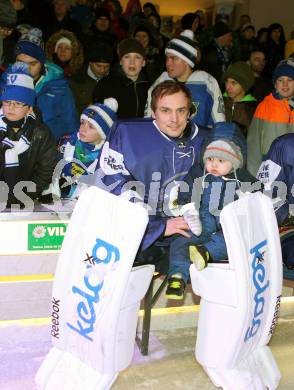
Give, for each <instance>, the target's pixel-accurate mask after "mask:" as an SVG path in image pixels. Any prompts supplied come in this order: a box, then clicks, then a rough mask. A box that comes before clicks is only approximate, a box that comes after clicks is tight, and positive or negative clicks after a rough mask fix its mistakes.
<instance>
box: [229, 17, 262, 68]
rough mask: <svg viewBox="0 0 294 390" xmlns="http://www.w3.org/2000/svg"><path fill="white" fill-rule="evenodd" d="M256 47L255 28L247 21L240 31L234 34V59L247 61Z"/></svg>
mask: <svg viewBox="0 0 294 390" xmlns="http://www.w3.org/2000/svg"><path fill="white" fill-rule="evenodd" d="M254 47H256V43H255V28H254V26H253V25H252V24H251V23H245V24H244V25H243V26H242V27H240V29H239V32H238V33H234V34H233V53H234V54H233V56H234V61H246V60H247V59H248V57H249V54H250V53H251V51H252V50H253V49H254Z"/></svg>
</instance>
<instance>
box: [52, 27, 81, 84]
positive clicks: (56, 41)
mask: <svg viewBox="0 0 294 390" xmlns="http://www.w3.org/2000/svg"><path fill="white" fill-rule="evenodd" d="M45 53H46V57H47V59H48V60H49V61H51V62H54V63H55V64H56V65H59V66H60V67H61V68H62V69H63V71H64V76H65V77H69V76H72V75H73V74H75V73H77V72H78V71H79V70H80V69H81V67H82V65H83V63H84V53H83V48H82V45H81V43H80V41H79V40H78V38H77V37H76V36H75V34H74V33H72V32H71V31H67V30H60V31H57V32H56V33H54V34H52V35H51V37H50V38H49V39H48V41H47V43H46V47H45Z"/></svg>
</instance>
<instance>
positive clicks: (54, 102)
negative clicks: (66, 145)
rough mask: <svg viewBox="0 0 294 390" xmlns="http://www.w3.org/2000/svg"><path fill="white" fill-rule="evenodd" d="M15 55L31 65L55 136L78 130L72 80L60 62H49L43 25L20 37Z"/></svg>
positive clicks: (44, 113) (42, 108)
mask: <svg viewBox="0 0 294 390" xmlns="http://www.w3.org/2000/svg"><path fill="white" fill-rule="evenodd" d="M15 57H16V60H17V61H21V62H25V63H26V64H28V65H29V70H30V73H31V75H32V76H33V78H34V85H35V91H36V95H37V100H36V105H37V107H38V108H39V109H40V111H41V113H42V118H43V121H44V123H46V125H47V126H48V127H50V129H51V131H52V134H53V135H54V138H55V139H56V140H59V139H60V137H61V136H62V135H63V134H66V133H72V132H73V131H76V130H77V129H78V119H77V114H76V108H75V103H74V99H73V96H72V93H71V90H70V87H69V85H68V81H67V80H66V79H65V78H64V76H63V70H62V69H61V68H60V67H59V66H57V65H55V64H52V63H51V62H48V61H46V62H45V60H46V57H45V52H44V49H43V41H42V32H41V31H40V30H39V29H37V28H34V29H31V30H29V31H28V33H27V34H25V35H23V36H22V37H21V38H20V39H19V41H18V42H17V44H16V46H15Z"/></svg>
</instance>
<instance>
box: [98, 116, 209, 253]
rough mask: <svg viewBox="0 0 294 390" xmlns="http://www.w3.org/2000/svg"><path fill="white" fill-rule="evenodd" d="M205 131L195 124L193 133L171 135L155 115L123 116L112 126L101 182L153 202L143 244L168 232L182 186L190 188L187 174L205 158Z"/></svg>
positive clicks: (102, 160)
mask: <svg viewBox="0 0 294 390" xmlns="http://www.w3.org/2000/svg"><path fill="white" fill-rule="evenodd" d="M205 134H206V133H205V130H203V129H201V130H200V129H199V128H198V127H197V126H196V125H194V124H192V125H191V134H190V136H189V137H187V138H181V139H173V138H169V137H168V136H167V135H165V134H163V133H162V132H161V131H160V130H159V129H158V127H157V126H156V123H155V121H153V120H152V119H136V120H130V121H120V122H118V123H117V124H116V125H114V127H113V128H112V130H111V134H110V136H109V137H108V139H107V141H106V142H105V145H104V147H103V150H102V153H101V156H100V162H99V168H100V170H99V172H100V174H99V181H100V185H99V183H97V182H96V183H95V184H96V185H98V186H101V187H102V188H104V189H107V190H108V191H110V192H112V193H114V194H116V195H124V196H125V197H127V198H128V199H129V200H132V201H135V202H143V203H144V205H145V207H147V208H148V212H149V225H148V228H147V231H146V235H145V237H144V240H143V248H144V247H145V248H146V247H148V246H149V245H151V244H152V243H153V242H154V241H155V240H156V239H157V238H158V237H159V236H160V235H161V234H162V233H163V231H164V229H165V218H166V217H168V216H173V215H176V213H173V209H174V210H176V209H177V207H176V206H177V204H176V203H177V202H176V201H177V195H178V190H179V188H180V190H182V191H187V192H188V191H189V189H188V186H187V185H185V183H184V180H185V178H186V176H187V174H188V172H189V170H190V169H191V167H192V166H193V165H198V163H199V156H200V149H201V146H202V142H203V139H204V136H205ZM105 186H107V187H105Z"/></svg>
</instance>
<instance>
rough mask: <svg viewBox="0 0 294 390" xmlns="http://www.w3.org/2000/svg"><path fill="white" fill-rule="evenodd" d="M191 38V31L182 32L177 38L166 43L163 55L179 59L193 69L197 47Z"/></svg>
mask: <svg viewBox="0 0 294 390" xmlns="http://www.w3.org/2000/svg"><path fill="white" fill-rule="evenodd" d="M193 36H194V34H193V31H192V30H184V31H183V32H182V33H181V34H180V35H179V36H178V37H176V38H173V39H172V40H170V41H169V42H168V44H167V46H166V49H165V54H170V55H174V56H177V57H180V58H181V59H182V60H183V61H185V62H186V63H187V64H188V65H190V66H191V68H194V66H195V63H196V58H197V45H196V42H194V41H193Z"/></svg>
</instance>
